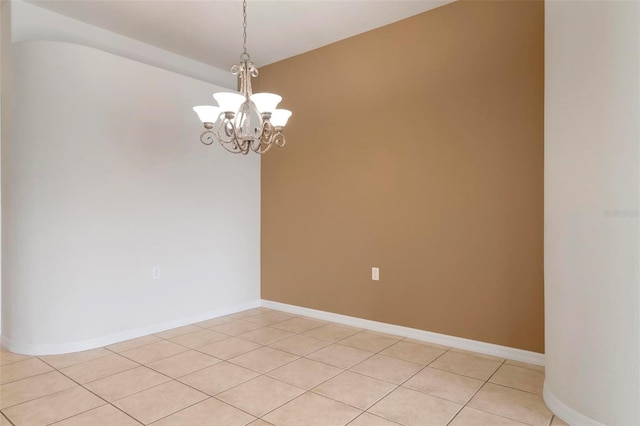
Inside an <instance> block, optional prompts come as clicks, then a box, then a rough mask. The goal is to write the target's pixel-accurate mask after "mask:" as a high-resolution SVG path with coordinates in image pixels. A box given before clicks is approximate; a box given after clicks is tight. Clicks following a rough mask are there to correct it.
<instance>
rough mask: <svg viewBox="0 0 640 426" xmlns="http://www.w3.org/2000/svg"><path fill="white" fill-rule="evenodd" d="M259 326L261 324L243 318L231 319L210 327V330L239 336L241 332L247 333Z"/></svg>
mask: <svg viewBox="0 0 640 426" xmlns="http://www.w3.org/2000/svg"><path fill="white" fill-rule="evenodd" d="M259 328H262V326H261V325H259V324H254V323H252V322H247V321H244V320H233V321H230V322H226V323H224V324H220V325H216V326H214V327H211V328H210V330H213V331H216V332H218V333H224V334H226V335H228V336H239V335H241V334H244V333H248V332H250V331H253V330H257V329H259Z"/></svg>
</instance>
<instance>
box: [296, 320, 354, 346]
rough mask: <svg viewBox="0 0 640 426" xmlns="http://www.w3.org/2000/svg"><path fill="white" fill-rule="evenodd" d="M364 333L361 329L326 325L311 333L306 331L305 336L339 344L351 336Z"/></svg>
mask: <svg viewBox="0 0 640 426" xmlns="http://www.w3.org/2000/svg"><path fill="white" fill-rule="evenodd" d="M360 331H362V329H361V328H355V327H349V326H347V325H340V324H333V323H330V324H326V325H321V326H320V327H316V328H314V329H311V330H309V331H305V332H304V334H305V335H307V336H310V337H315V338H316V339H322V340H329V341H330V342H337V341H338V340H342V339H345V338H347V337H349V336H353V335H354V334H356V333H358V332H360Z"/></svg>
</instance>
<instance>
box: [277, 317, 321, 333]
mask: <svg viewBox="0 0 640 426" xmlns="http://www.w3.org/2000/svg"><path fill="white" fill-rule="evenodd" d="M324 324H326V321H320V320H316V319H312V318H304V317H295V318H290V319H288V320H284V321H281V322H279V323H276V324H273V325H272V327H273V328H278V329H280V330H285V331H290V332H292V333H304V332H305V331H309V330H311V329H312V328H316V327H320V326H321V325H324Z"/></svg>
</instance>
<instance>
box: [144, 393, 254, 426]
mask: <svg viewBox="0 0 640 426" xmlns="http://www.w3.org/2000/svg"><path fill="white" fill-rule="evenodd" d="M254 420H255V417H253V416H251V415H249V414H247V413H245V412H243V411H240V410H238V409H237V408H235V407H232V406H230V405H228V404H225V403H224V402H221V401H218V400H217V399H215V398H209V399H207V400H205V401H202V402H199V403H197V404H196V405H192V406H191V407H189V408H185V409H184V410H182V411H179V412H177V413H175V414H172V415H170V416H168V417H165V418H164V419H161V420H158V421H157V422H155V423H153V426H218V425H224V426H244V425H246V424H249V423H251V422H252V421H254Z"/></svg>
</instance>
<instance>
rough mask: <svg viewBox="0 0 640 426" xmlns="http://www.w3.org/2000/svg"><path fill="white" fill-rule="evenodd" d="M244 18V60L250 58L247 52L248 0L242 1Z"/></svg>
mask: <svg viewBox="0 0 640 426" xmlns="http://www.w3.org/2000/svg"><path fill="white" fill-rule="evenodd" d="M242 20H243V21H242V37H243V42H242V48H243V52H242V56H241V57H242V59H243V60H248V59H249V54H248V53H247V0H243V1H242Z"/></svg>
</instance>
